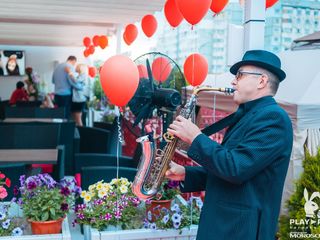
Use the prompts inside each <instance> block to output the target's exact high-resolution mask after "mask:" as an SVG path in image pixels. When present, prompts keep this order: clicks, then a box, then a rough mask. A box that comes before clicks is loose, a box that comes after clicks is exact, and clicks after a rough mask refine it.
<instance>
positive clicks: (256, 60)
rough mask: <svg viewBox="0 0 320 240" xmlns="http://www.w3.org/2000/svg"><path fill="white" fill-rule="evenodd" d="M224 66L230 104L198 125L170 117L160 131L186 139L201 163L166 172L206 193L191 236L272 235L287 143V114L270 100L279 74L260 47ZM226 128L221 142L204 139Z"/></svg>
mask: <svg viewBox="0 0 320 240" xmlns="http://www.w3.org/2000/svg"><path fill="white" fill-rule="evenodd" d="M230 72H231V73H232V74H234V75H235V78H234V79H233V81H232V82H231V83H232V85H233V88H234V90H235V91H234V95H233V100H234V102H235V103H236V104H237V105H239V108H238V110H237V111H236V112H235V113H233V114H232V115H230V117H229V116H228V117H227V118H224V119H222V120H220V121H219V122H218V123H217V124H213V125H211V126H210V127H209V128H207V129H204V130H202V131H201V130H200V129H199V128H198V127H197V126H196V125H195V124H193V123H192V122H191V121H190V120H188V119H185V118H183V117H182V116H178V117H177V118H176V120H175V121H174V122H173V123H172V124H171V125H170V126H169V128H168V132H169V133H170V134H172V135H174V136H176V137H178V138H180V139H181V140H183V141H184V142H186V143H188V144H191V146H190V148H189V150H188V156H189V157H190V158H192V159H193V160H195V161H196V162H197V163H199V164H200V165H201V166H199V167H183V166H181V165H178V164H176V163H174V162H171V163H170V169H169V170H168V171H167V172H166V176H167V178H169V179H172V180H180V181H182V182H181V186H180V187H181V190H182V191H184V192H193V191H203V190H205V191H206V193H205V199H204V204H203V207H202V212H201V217H200V222H199V229H198V233H197V240H217V239H219V240H231V239H235V240H257V239H259V240H271V239H275V235H276V229H277V224H278V215H279V211H280V203H281V197H282V190H283V185H284V181H285V177H286V173H287V169H288V165H289V161H290V155H291V149H292V143H293V131H292V125H291V121H290V118H289V116H288V114H287V113H286V112H285V111H284V110H283V109H282V108H281V107H280V106H279V105H278V104H277V103H276V101H275V100H274V98H273V97H274V95H275V94H276V92H277V90H278V87H279V83H280V82H281V81H282V80H284V79H285V77H286V74H285V72H284V71H283V70H282V69H281V61H280V59H279V58H278V57H277V56H276V55H275V54H273V53H271V52H268V51H264V50H251V51H247V52H246V53H245V54H244V56H243V58H242V61H240V62H238V63H236V64H234V65H233V66H232V67H231V68H230ZM227 126H229V128H228V130H227V131H226V134H225V136H224V139H223V141H222V143H221V144H219V143H217V142H216V141H214V140H212V139H210V138H209V137H208V135H211V134H213V133H215V132H217V131H219V130H221V129H222V128H224V127H227Z"/></svg>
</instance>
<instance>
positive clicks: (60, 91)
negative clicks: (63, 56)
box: [52, 56, 77, 118]
mask: <svg viewBox="0 0 320 240" xmlns="http://www.w3.org/2000/svg"><path fill="white" fill-rule="evenodd" d="M76 63H77V58H76V57H75V56H69V57H68V59H67V61H66V62H65V63H60V64H59V65H58V66H57V67H56V68H55V69H54V71H53V75H52V83H53V84H54V93H55V96H54V101H55V104H56V105H57V106H58V107H64V108H65V115H66V118H69V117H70V108H71V102H72V86H73V85H72V84H73V83H72V81H70V79H69V73H72V74H73V75H76V73H75V69H74V68H75V65H76Z"/></svg>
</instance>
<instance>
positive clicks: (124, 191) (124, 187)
mask: <svg viewBox="0 0 320 240" xmlns="http://www.w3.org/2000/svg"><path fill="white" fill-rule="evenodd" d="M120 192H121V193H123V194H124V193H127V192H128V187H127V186H126V185H121V186H120Z"/></svg>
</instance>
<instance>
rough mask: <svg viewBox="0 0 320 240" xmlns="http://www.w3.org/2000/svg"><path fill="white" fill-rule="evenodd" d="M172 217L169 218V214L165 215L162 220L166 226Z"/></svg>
mask: <svg viewBox="0 0 320 240" xmlns="http://www.w3.org/2000/svg"><path fill="white" fill-rule="evenodd" d="M169 219H170V217H169V214H167V215H165V216H164V217H163V218H162V222H163V223H164V224H167V222H168V221H169Z"/></svg>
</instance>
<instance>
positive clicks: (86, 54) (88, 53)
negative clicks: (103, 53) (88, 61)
mask: <svg viewBox="0 0 320 240" xmlns="http://www.w3.org/2000/svg"><path fill="white" fill-rule="evenodd" d="M89 55H90V52H89V49H88V48H86V49H85V50H84V51H83V56H85V57H89Z"/></svg>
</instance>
